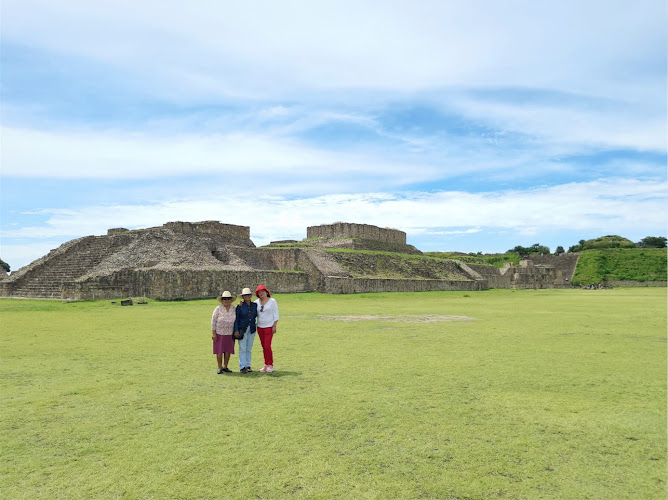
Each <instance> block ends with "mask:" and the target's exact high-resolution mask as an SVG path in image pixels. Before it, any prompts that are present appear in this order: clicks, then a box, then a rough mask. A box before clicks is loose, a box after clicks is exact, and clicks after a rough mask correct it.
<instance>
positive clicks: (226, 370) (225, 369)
mask: <svg viewBox="0 0 668 500" xmlns="http://www.w3.org/2000/svg"><path fill="white" fill-rule="evenodd" d="M223 371H224V372H225V373H232V370H230V369H229V368H223Z"/></svg>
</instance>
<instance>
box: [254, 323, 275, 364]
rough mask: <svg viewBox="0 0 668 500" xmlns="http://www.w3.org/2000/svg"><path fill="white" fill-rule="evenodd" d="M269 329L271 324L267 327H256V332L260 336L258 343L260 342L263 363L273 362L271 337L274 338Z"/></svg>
mask: <svg viewBox="0 0 668 500" xmlns="http://www.w3.org/2000/svg"><path fill="white" fill-rule="evenodd" d="M271 330H272V327H271V326H270V327H268V328H261V327H259V326H258V327H257V334H258V336H259V337H260V343H261V344H262V353H263V354H264V364H265V365H273V364H274V353H273V352H271V339H272V338H274V334H273V333H271Z"/></svg>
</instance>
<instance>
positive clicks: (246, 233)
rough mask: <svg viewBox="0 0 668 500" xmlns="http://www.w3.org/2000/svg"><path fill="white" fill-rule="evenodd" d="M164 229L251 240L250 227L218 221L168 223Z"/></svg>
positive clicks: (164, 225)
mask: <svg viewBox="0 0 668 500" xmlns="http://www.w3.org/2000/svg"><path fill="white" fill-rule="evenodd" d="M162 227H163V228H164V229H171V230H172V231H174V232H175V233H186V234H188V233H201V234H215V235H218V236H223V237H224V238H229V239H233V240H234V239H241V240H245V239H250V227H248V226H236V225H234V224H223V223H221V222H218V221H216V220H206V221H202V222H180V221H176V222H167V223H166V224H163V225H162Z"/></svg>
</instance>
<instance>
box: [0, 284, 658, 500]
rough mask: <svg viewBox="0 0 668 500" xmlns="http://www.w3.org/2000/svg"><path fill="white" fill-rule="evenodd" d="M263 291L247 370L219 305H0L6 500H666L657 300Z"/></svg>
mask: <svg viewBox="0 0 668 500" xmlns="http://www.w3.org/2000/svg"><path fill="white" fill-rule="evenodd" d="M276 298H277V300H278V302H279V306H280V310H281V320H280V322H279V331H278V334H277V336H276V337H275V339H274V355H275V365H276V370H277V371H276V372H275V373H273V374H262V373H258V372H257V371H256V372H254V373H251V374H248V375H242V374H240V373H238V371H237V372H236V373H232V374H223V375H216V363H215V357H214V356H213V355H212V354H211V340H210V317H211V312H212V311H213V308H214V307H215V306H216V305H217V303H216V302H215V301H214V300H210V301H191V302H173V303H166V302H155V301H150V302H149V304H147V305H135V306H132V307H121V306H119V305H112V304H111V303H110V301H97V302H79V303H60V302H48V301H36V300H15V299H0V328H1V333H0V356H1V359H0V390H1V391H2V392H1V393H2V405H1V407H0V422H1V424H0V450H1V451H0V454H1V460H0V496H2V498H26V499H28V498H30V499H35V498H49V499H58V498H67V499H70V498H86V499H88V498H156V499H158V498H160V499H162V498H183V499H197V498H202V499H210V498H235V499H236V498H241V499H246V498H248V499H255V498H266V499H274V498H276V499H280V498H377V499H386V498H408V499H413V498H439V499H441V498H446V499H448V498H450V499H459V498H461V499H464V498H468V499H486V498H496V497H500V498H513V499H516V498H526V499H536V498H564V499H578V498H591V499H611V498H642V499H655V498H656V499H665V497H666V368H667V367H666V328H667V325H666V316H667V311H666V289H665V288H635V289H631V288H620V289H613V290H525V291H513V290H490V291H486V292H468V293H463V292H425V293H414V294H407V293H382V294H360V295H338V296H332V295H321V294H294V295H276ZM451 315H454V316H458V317H460V318H454V319H455V320H453V318H451V317H450V316H451ZM461 317H468V318H472V319H468V320H467V319H466V318H461ZM424 319H427V320H428V321H426V322H425V321H423V320H424ZM261 360H262V354H261V347H260V343H259V339H257V340H256V344H255V347H254V350H253V368H254V369H255V370H257V369H258V368H260V367H261V364H262V361H261ZM231 367H232V368H234V369H235V370H238V358H237V356H236V355H235V356H233V358H232V363H231Z"/></svg>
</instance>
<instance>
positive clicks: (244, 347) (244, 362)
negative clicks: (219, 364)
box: [239, 326, 255, 370]
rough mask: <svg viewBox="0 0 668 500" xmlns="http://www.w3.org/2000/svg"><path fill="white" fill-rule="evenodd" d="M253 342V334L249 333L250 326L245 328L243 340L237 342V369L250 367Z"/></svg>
mask: <svg viewBox="0 0 668 500" xmlns="http://www.w3.org/2000/svg"><path fill="white" fill-rule="evenodd" d="M253 341H255V333H251V331H250V326H249V327H248V328H246V333H244V338H242V339H241V340H239V369H240V370H241V369H242V368H246V367H247V366H250V365H251V351H252V350H253Z"/></svg>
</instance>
